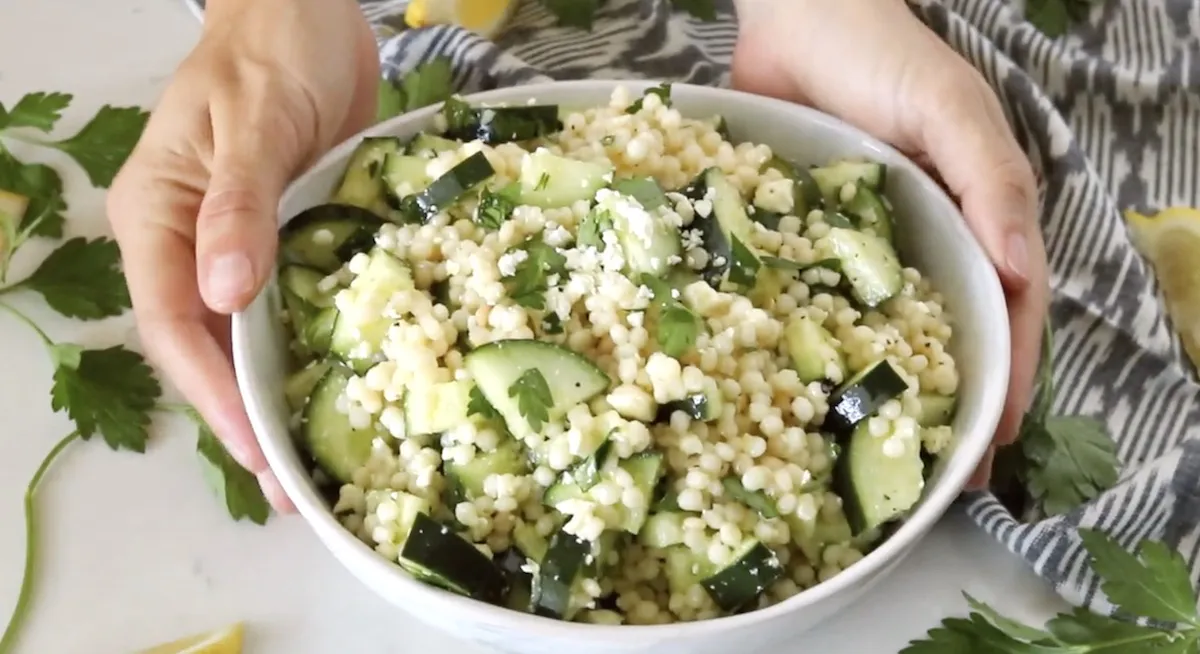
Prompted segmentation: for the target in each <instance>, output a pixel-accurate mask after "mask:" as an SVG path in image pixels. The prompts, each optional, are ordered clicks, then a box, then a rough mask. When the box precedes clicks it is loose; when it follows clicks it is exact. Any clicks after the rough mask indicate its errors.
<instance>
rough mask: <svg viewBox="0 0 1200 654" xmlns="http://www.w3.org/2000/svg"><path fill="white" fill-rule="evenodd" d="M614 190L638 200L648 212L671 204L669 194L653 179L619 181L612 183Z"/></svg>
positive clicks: (642, 178)
mask: <svg viewBox="0 0 1200 654" xmlns="http://www.w3.org/2000/svg"><path fill="white" fill-rule="evenodd" d="M612 189H613V190H614V191H616V192H617V193H620V194H621V195H628V196H629V197H631V198H633V199H634V200H637V201H638V204H640V205H642V208H643V209H645V210H646V211H654V210H655V209H657V208H659V207H665V206H667V205H668V204H669V203H670V201H669V200H668V199H667V194H666V193H664V192H663V190H662V187H661V186H659V185H658V182H656V181H655V180H654V178H653V177H640V178H627V179H618V180H616V181H614V182H613V183H612Z"/></svg>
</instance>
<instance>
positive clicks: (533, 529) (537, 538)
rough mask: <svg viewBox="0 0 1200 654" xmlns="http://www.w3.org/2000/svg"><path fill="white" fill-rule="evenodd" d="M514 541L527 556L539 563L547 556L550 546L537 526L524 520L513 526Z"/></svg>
mask: <svg viewBox="0 0 1200 654" xmlns="http://www.w3.org/2000/svg"><path fill="white" fill-rule="evenodd" d="M512 541H513V544H515V545H516V546H517V549H519V550H521V553H522V554H524V555H525V556H526V558H528V559H530V560H531V561H533V562H535V563H538V564H540V563H541V562H542V560H543V559H545V558H546V550H547V549H549V547H550V544H549V543H548V542H546V539H545V537H543V536H542V535H541V534H539V533H538V530H537V526H536V525H534V524H533V523H531V522H525V521H523V520H522V521H520V522H517V524H516V525H514V526H513V530H512Z"/></svg>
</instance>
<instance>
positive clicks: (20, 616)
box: [0, 430, 79, 654]
mask: <svg viewBox="0 0 1200 654" xmlns="http://www.w3.org/2000/svg"><path fill="white" fill-rule="evenodd" d="M77 438H79V431H78V430H76V431H73V432H71V433H70V434H68V435H67V437H66V438H64V439H62V440H60V441H59V442H58V443H57V444H56V445H55V446H54V447H53V448H51V450H50V452H49V453H48V454H47V455H46V458H45V459H42V464H41V465H39V466H38V469H37V471H36V472H34V473H33V478H32V479H30V480H29V486H28V487H26V489H25V568H24V570H23V571H22V573H21V590H20V592H19V593H18V594H17V604H16V606H14V607H13V611H12V615H11V616H10V617H9V619H8V626H7V627H5V628H4V635H3V636H0V654H7V653H8V652H11V651H12V650H13V648H14V647H15V646H16V642H17V633H18V631H19V630H20V627H21V624H22V623H23V622H25V617H26V616H27V615H28V614H29V606H30V604H29V602H30V600H31V599H32V597H33V585H34V583H33V582H34V574H35V573H36V571H37V570H36V568H37V545H38V531H37V515H36V513H35V512H34V509H35V508H36V506H35V505H34V494H35V492H36V491H37V488H38V484H40V483H41V481H42V477H44V476H46V471H48V470H49V469H50V464H52V463H54V459H56V458H57V457H58V455H59V454H61V453H62V451H63V450H65V449H66V448H67V446H68V445H70V444H71V443H72V442H74V441H75V439H77Z"/></svg>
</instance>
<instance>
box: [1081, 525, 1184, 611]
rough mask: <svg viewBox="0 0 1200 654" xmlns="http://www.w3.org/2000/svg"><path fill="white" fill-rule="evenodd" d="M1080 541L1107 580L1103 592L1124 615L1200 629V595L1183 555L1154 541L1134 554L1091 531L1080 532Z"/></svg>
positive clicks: (1097, 571)
mask: <svg viewBox="0 0 1200 654" xmlns="http://www.w3.org/2000/svg"><path fill="white" fill-rule="evenodd" d="M1079 537H1080V538H1081V539H1082V540H1083V546H1084V547H1085V548H1087V551H1088V554H1090V555H1091V557H1092V568H1093V569H1094V570H1095V571H1096V574H1098V575H1100V577H1101V578H1102V579H1103V582H1102V583H1101V586H1100V587H1101V590H1103V591H1104V594H1105V595H1107V596H1108V599H1109V600H1110V601H1111V602H1112V603H1113V604H1116V605H1117V606H1119V607H1120V608H1121V609H1122V611H1123V612H1125V613H1127V614H1129V615H1135V616H1138V617H1143V618H1152V619H1154V620H1161V621H1163V622H1178V623H1187V624H1191V625H1195V626H1200V620H1198V619H1197V617H1196V591H1195V590H1193V589H1192V583H1191V574H1190V572H1189V571H1188V568H1187V564H1186V563H1184V561H1183V558H1182V557H1180V556H1179V554H1177V553H1176V552H1173V551H1171V550H1170V549H1168V548H1167V546H1166V545H1163V544H1162V543H1159V542H1154V541H1146V542H1143V543H1142V544H1141V545H1140V546H1139V547H1138V549H1137V553H1136V554H1132V553H1130V552H1128V551H1126V550H1125V549H1124V548H1123V547H1121V546H1120V545H1118V544H1117V543H1116V542H1114V541H1112V540H1111V539H1109V537H1108V536H1106V535H1105V534H1103V533H1101V532H1098V531H1094V530H1091V529H1080V530H1079Z"/></svg>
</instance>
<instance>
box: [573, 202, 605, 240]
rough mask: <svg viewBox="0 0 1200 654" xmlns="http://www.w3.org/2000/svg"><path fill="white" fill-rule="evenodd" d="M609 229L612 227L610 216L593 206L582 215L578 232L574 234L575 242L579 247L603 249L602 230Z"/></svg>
mask: <svg viewBox="0 0 1200 654" xmlns="http://www.w3.org/2000/svg"><path fill="white" fill-rule="evenodd" d="M610 229H612V216H610V215H609V214H608V212H607V211H603V210H601V209H599V208H598V207H593V208H592V210H591V211H589V212H588V215H587V216H585V217H584V219H583V222H582V223H580V224H579V233H578V234H577V235H576V236H575V242H576V243H577V244H578V245H579V246H580V247H590V248H596V249H597V250H603V249H604V232H607V231H609V230H610Z"/></svg>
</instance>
